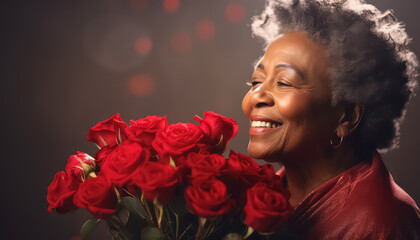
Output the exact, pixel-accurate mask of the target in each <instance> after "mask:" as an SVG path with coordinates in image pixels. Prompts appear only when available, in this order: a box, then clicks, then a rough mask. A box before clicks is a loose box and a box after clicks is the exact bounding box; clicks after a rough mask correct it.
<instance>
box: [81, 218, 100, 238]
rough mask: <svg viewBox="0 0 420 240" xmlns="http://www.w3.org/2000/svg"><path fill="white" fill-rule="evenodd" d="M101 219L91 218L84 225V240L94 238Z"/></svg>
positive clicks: (82, 229)
mask: <svg viewBox="0 0 420 240" xmlns="http://www.w3.org/2000/svg"><path fill="white" fill-rule="evenodd" d="M100 221H101V220H100V219H97V218H90V219H88V220H87V221H86V222H85V223H83V225H82V228H81V229H80V235H81V237H82V239H83V240H87V239H89V238H90V237H91V236H92V233H93V231H95V229H96V227H97V226H98V223H99V222H100Z"/></svg>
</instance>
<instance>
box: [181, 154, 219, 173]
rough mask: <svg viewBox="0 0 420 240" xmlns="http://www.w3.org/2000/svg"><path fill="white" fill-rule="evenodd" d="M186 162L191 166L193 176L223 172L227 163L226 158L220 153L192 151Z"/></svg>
mask: <svg viewBox="0 0 420 240" xmlns="http://www.w3.org/2000/svg"><path fill="white" fill-rule="evenodd" d="M186 164H187V165H188V166H189V167H191V177H193V178H195V177H202V176H207V177H208V176H212V175H215V176H216V175H220V174H222V170H224V169H225V168H226V167H227V165H226V159H225V158H224V157H223V156H222V155H219V154H200V153H190V154H188V157H187V162H186Z"/></svg>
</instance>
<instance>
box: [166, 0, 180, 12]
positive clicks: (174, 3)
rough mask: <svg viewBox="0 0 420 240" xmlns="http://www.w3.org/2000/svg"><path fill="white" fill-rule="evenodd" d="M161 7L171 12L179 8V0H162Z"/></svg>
mask: <svg viewBox="0 0 420 240" xmlns="http://www.w3.org/2000/svg"><path fill="white" fill-rule="evenodd" d="M163 9H164V10H165V12H168V13H173V12H176V11H178V9H179V0H164V1H163Z"/></svg>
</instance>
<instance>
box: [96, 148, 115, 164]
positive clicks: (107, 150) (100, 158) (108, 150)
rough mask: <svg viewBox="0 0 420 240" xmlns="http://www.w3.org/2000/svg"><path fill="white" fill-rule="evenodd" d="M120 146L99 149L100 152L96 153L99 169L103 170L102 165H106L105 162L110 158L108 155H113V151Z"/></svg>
mask: <svg viewBox="0 0 420 240" xmlns="http://www.w3.org/2000/svg"><path fill="white" fill-rule="evenodd" d="M117 146H118V145H115V146H105V147H103V148H101V149H99V151H97V152H96V153H95V163H96V166H97V167H98V168H101V167H102V165H103V164H104V162H105V161H104V160H105V159H106V158H107V157H108V155H110V154H111V152H112V151H114V149H115V148H116V147H117Z"/></svg>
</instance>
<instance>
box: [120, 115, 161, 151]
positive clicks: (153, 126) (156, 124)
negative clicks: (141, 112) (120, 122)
mask: <svg viewBox="0 0 420 240" xmlns="http://www.w3.org/2000/svg"><path fill="white" fill-rule="evenodd" d="M130 125H131V126H129V127H128V128H126V129H125V133H126V135H127V137H128V138H129V139H132V140H133V141H137V142H139V143H141V145H142V146H144V147H147V148H150V147H151V145H152V142H153V140H154V139H155V135H156V133H157V132H159V131H161V130H162V129H164V128H166V127H168V125H169V124H168V121H167V120H166V116H165V117H159V116H147V117H146V118H141V119H138V120H136V121H134V120H131V121H130Z"/></svg>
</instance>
